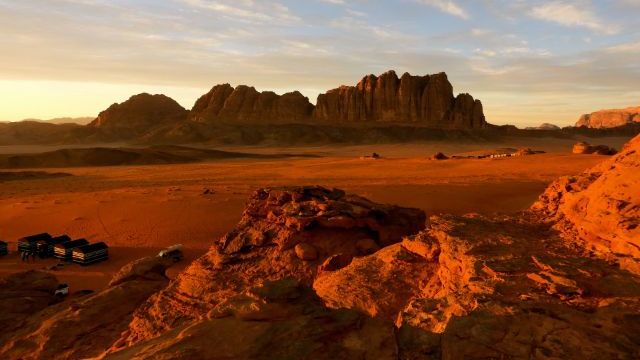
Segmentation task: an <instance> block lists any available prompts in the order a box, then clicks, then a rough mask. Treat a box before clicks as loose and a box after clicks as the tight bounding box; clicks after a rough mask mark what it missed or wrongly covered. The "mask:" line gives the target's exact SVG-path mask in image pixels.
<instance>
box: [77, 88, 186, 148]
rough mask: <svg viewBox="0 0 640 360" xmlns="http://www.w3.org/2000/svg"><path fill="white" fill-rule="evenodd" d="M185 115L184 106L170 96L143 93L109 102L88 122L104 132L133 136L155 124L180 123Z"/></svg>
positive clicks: (127, 136)
mask: <svg viewBox="0 0 640 360" xmlns="http://www.w3.org/2000/svg"><path fill="white" fill-rule="evenodd" d="M186 116H187V110H185V109H184V108H183V107H182V106H180V104H178V103H177V102H176V101H175V100H173V99H171V98H170V97H167V96H165V95H150V94H146V93H143V94H138V95H134V96H132V97H131V98H129V100H127V101H125V102H123V103H120V104H113V105H111V106H109V108H108V109H106V110H104V111H102V112H101V113H100V114H99V115H98V117H97V118H96V119H95V120H94V121H92V122H91V123H90V124H89V125H88V126H89V127H94V128H98V129H100V130H101V131H103V132H104V133H106V134H113V135H116V136H118V137H121V138H132V137H137V136H141V135H143V134H145V133H147V132H149V131H152V130H153V129H154V128H158V127H161V126H164V125H170V124H176V123H179V122H181V121H183V120H185V119H186Z"/></svg>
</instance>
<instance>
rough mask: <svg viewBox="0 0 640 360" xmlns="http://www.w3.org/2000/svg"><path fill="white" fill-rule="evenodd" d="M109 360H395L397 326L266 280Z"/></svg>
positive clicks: (293, 285) (115, 351)
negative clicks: (335, 307)
mask: <svg viewBox="0 0 640 360" xmlns="http://www.w3.org/2000/svg"><path fill="white" fill-rule="evenodd" d="M105 358H106V359H123V360H124V359H126V360H129V359H185V360H187V359H319V360H350V359H381V360H386V359H388V360H396V359H397V350H396V339H395V331H394V328H393V326H392V324H390V323H387V322H384V321H382V320H380V319H373V318H370V317H368V316H366V315H364V314H361V313H358V312H356V311H353V310H331V309H327V308H325V307H324V306H323V304H322V301H320V300H319V299H318V297H317V296H315V294H313V291H312V290H310V289H309V288H308V287H304V286H301V285H300V284H299V283H298V282H296V281H295V280H293V279H283V280H278V281H264V282H259V283H258V284H256V285H254V286H252V287H250V288H248V289H246V290H244V291H243V292H242V293H240V294H238V295H235V296H232V297H230V298H229V299H227V300H226V301H225V302H224V303H222V304H220V305H219V306H217V307H216V308H215V309H214V310H212V311H211V312H209V313H208V314H207V315H206V316H204V317H202V318H200V319H197V320H194V321H193V322H191V323H189V324H185V325H183V326H181V327H178V328H177V329H175V330H174V331H169V332H165V333H163V334H162V335H160V336H159V337H156V338H153V339H150V340H147V341H143V342H140V343H138V344H136V345H134V346H131V347H125V348H118V347H114V348H112V349H111V350H110V353H109V354H107V356H106V357H105Z"/></svg>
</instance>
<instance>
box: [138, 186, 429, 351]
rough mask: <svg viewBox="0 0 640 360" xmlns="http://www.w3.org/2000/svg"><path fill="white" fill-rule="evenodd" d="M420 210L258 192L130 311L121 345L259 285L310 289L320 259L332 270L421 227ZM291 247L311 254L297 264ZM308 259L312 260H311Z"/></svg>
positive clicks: (328, 193)
mask: <svg viewBox="0 0 640 360" xmlns="http://www.w3.org/2000/svg"><path fill="white" fill-rule="evenodd" d="M424 222H425V215H424V213H423V212H422V211H421V210H417V209H407V208H401V207H396V206H389V205H382V204H376V203H373V202H371V201H369V200H366V199H364V198H361V197H359V196H354V195H347V194H345V193H344V192H343V191H341V190H328V189H325V188H322V187H299V188H283V189H262V190H258V191H256V193H255V194H254V195H253V196H252V198H251V200H250V201H249V204H248V205H247V208H246V210H245V211H244V214H243V217H242V220H241V221H240V222H239V223H238V225H236V227H235V228H234V229H233V230H231V231H230V232H229V233H228V234H227V235H225V236H224V237H223V238H222V239H221V240H220V241H219V242H218V243H216V244H215V245H214V246H213V247H212V248H211V250H210V251H209V252H208V253H207V254H206V255H205V256H203V257H202V258H200V259H198V260H196V261H195V262H193V263H192V264H191V265H190V266H189V268H187V269H186V270H185V271H184V272H183V273H182V274H180V275H179V277H178V278H177V280H176V281H174V282H172V284H171V285H170V286H169V287H168V288H167V289H166V290H165V291H161V292H160V293H158V294H156V295H155V296H153V298H152V299H150V301H149V302H147V304H145V305H144V306H142V307H141V308H140V309H139V310H138V311H137V312H136V319H135V320H134V321H133V322H132V324H131V334H130V335H129V336H128V337H127V339H126V340H127V341H128V342H129V343H134V342H138V341H140V340H141V339H148V338H150V337H153V336H155V335H158V334H160V333H162V332H164V331H167V330H168V329H172V328H174V327H176V326H180V325H182V324H185V323H188V322H190V321H193V319H195V318H198V317H201V316H204V315H205V314H207V312H209V311H212V310H213V309H215V308H216V307H218V306H221V305H220V304H222V303H223V302H224V301H226V300H227V299H229V298H230V297H232V296H235V295H237V294H239V293H241V292H242V291H244V290H246V289H247V288H250V287H251V286H254V285H255V284H257V283H259V282H262V281H275V280H280V279H283V278H288V277H292V278H295V279H296V280H297V281H299V282H300V283H301V284H302V285H305V286H307V287H311V285H312V284H313V281H314V278H315V277H316V275H317V272H318V267H319V266H320V265H321V264H323V262H325V260H326V259H327V258H330V257H332V258H334V257H335V259H338V260H341V259H343V260H341V261H334V263H335V264H333V265H334V266H333V267H332V269H335V268H339V267H340V266H345V265H346V264H348V262H349V261H350V260H351V259H352V258H353V257H358V256H363V255H366V254H367V253H369V252H370V251H371V248H372V246H371V244H369V246H363V243H364V242H363V241H360V240H362V239H369V240H371V241H373V242H375V245H376V246H387V245H390V244H393V243H396V242H399V241H401V240H402V237H403V236H405V235H409V234H414V233H417V232H418V231H420V230H421V229H422V228H424ZM299 244H307V245H310V246H312V247H313V248H314V249H315V254H314V256H313V257H311V256H309V257H306V255H304V256H302V257H303V259H300V257H301V256H300V253H301V251H300V247H298V251H296V246H297V245H299ZM312 259H313V260H312Z"/></svg>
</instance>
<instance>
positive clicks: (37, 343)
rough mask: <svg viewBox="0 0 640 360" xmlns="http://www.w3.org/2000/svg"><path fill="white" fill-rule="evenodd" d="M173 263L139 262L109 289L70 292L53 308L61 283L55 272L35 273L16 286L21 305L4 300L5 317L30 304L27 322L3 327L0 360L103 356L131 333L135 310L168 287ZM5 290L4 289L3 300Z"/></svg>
mask: <svg viewBox="0 0 640 360" xmlns="http://www.w3.org/2000/svg"><path fill="white" fill-rule="evenodd" d="M171 264H172V262H171V261H167V260H166V259H161V258H158V257H150V258H145V259H141V260H138V261H136V262H134V263H133V264H129V265H127V266H125V267H124V268H123V269H122V270H121V271H120V272H119V274H118V275H116V276H115V277H114V279H113V280H112V282H111V284H110V285H109V287H108V288H107V289H105V290H103V291H101V292H99V293H96V294H92V295H85V296H77V295H74V294H71V295H69V297H68V298H66V299H65V300H64V301H62V302H59V303H56V304H53V305H51V304H50V303H47V301H50V300H51V299H52V298H53V291H54V290H55V288H56V286H57V280H56V279H55V277H54V276H53V275H50V274H46V273H37V272H32V273H31V275H29V276H27V277H25V278H24V279H23V280H24V281H22V283H21V284H19V285H17V286H14V287H13V289H14V290H13V291H16V292H17V291H20V292H21V293H20V294H22V295H21V296H22V298H21V299H19V300H20V303H21V304H22V305H21V306H17V303H16V304H7V303H3V302H2V300H0V304H1V305H2V309H3V311H2V314H3V315H4V314H6V312H5V310H6V311H9V310H10V309H16V308H17V309H19V308H21V307H22V308H24V306H25V305H26V304H30V307H29V308H28V313H25V314H24V320H21V321H20V322H19V323H16V324H18V325H19V326H17V327H13V328H11V327H8V326H3V327H2V329H3V331H2V333H3V334H2V335H0V339H2V340H3V341H0V358H2V359H21V360H24V359H85V358H89V357H95V356H99V355H100V354H102V353H103V352H104V351H105V350H106V349H108V348H109V347H110V346H111V345H112V344H114V343H115V342H116V340H118V338H119V337H120V335H121V333H122V332H123V331H125V330H127V328H128V324H129V323H130V322H131V316H132V314H133V311H134V310H135V309H136V308H137V307H138V306H139V305H140V304H141V303H142V302H143V301H144V300H146V299H147V298H148V297H149V296H150V295H151V294H153V293H155V292H157V291H159V290H160V289H162V288H163V287H164V286H166V285H167V283H168V282H169V280H168V279H167V278H166V277H165V276H164V272H165V270H166V269H167V268H168V267H169V266H171ZM12 279H15V276H14V277H12V278H9V279H7V280H8V281H9V282H12V281H13V280H12ZM5 289H6V288H5ZM18 289H19V290H18ZM25 291H29V293H25ZM2 292H3V290H2V289H0V299H2V297H3V294H2ZM41 293H42V294H41ZM16 294H17V293H16ZM28 294H30V295H28ZM34 304H40V305H41V306H37V307H35V305H34ZM5 305H7V306H6V307H5ZM47 305H50V306H47ZM0 316H2V315H0ZM9 330H10V331H9ZM1 336H6V337H5V338H2V337H1Z"/></svg>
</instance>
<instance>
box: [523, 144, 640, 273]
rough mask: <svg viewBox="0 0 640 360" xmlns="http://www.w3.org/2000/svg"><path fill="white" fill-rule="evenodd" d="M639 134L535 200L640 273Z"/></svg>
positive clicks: (596, 246) (590, 243)
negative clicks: (583, 171) (594, 164)
mask: <svg viewBox="0 0 640 360" xmlns="http://www.w3.org/2000/svg"><path fill="white" fill-rule="evenodd" d="M639 189H640V136H637V137H636V138H634V139H633V140H632V141H631V142H629V143H628V144H627V145H626V146H625V148H624V149H622V151H620V153H619V154H618V155H616V156H614V157H612V158H611V159H609V160H607V161H605V162H603V163H601V164H599V165H598V166H596V167H594V168H593V169H591V170H588V171H586V172H585V173H583V174H580V175H578V176H570V177H563V178H561V179H559V180H557V181H556V182H554V183H553V184H552V185H551V186H550V187H549V188H548V189H547V190H546V191H545V192H544V194H542V196H541V197H540V199H539V201H538V202H537V203H536V204H535V205H534V208H535V209H537V210H541V211H544V212H545V213H546V214H548V215H549V216H551V217H553V218H554V220H556V221H557V220H560V222H559V224H560V225H559V227H560V228H561V229H562V230H563V231H565V232H566V231H569V230H571V229H573V230H575V231H576V232H577V234H574V233H572V232H569V234H568V237H569V238H570V239H575V238H576V237H577V238H578V239H581V240H582V241H583V242H584V243H585V244H586V245H587V247H588V248H589V249H591V250H593V251H596V252H598V253H602V254H604V255H605V256H607V257H611V258H614V259H616V260H617V261H619V262H620V263H621V265H622V266H623V267H625V268H628V269H629V270H631V271H634V272H636V273H639V274H640V191H639Z"/></svg>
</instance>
